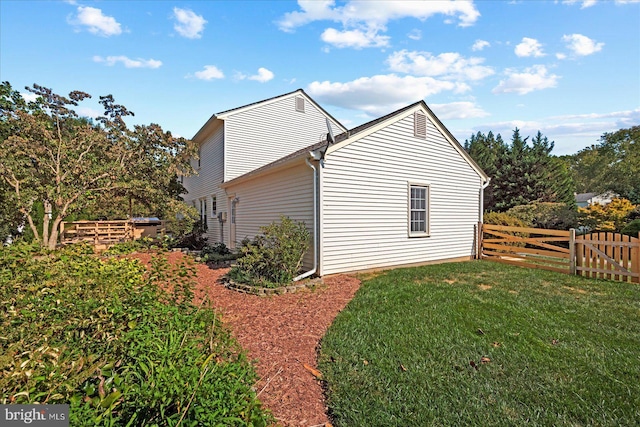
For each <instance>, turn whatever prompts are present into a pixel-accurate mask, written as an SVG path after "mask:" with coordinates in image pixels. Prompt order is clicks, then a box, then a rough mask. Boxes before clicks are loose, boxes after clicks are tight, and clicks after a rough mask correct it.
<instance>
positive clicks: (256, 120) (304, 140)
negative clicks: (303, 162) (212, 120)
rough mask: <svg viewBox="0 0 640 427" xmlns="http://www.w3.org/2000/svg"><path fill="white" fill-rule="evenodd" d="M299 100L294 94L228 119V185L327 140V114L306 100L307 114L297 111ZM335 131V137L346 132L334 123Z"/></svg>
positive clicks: (231, 115) (225, 177)
mask: <svg viewBox="0 0 640 427" xmlns="http://www.w3.org/2000/svg"><path fill="white" fill-rule="evenodd" d="M297 97H299V95H295V94H292V95H291V96H289V97H285V98H282V99H278V100H276V101H274V102H270V103H266V104H265V105H259V106H256V107H255V108H250V109H247V110H245V111H241V112H238V113H234V114H230V115H229V116H228V117H227V118H226V119H225V127H226V139H225V144H226V156H227V158H226V170H225V176H224V179H225V181H230V180H232V179H233V178H236V177H238V176H240V175H244V174H245V173H247V172H250V171H252V170H254V169H257V168H259V167H261V166H264V165H266V164H268V163H271V162H273V161H275V160H278V159H280V158H282V157H284V156H286V155H288V154H291V153H293V152H295V151H297V150H300V149H301V148H304V147H307V146H309V145H311V144H315V143H317V142H320V141H322V140H324V139H325V137H326V135H327V125H326V119H325V118H326V116H325V115H324V113H323V112H322V111H321V110H319V109H318V108H316V107H315V105H314V104H312V103H311V102H308V101H307V100H306V99H304V98H303V100H304V101H305V111H304V114H302V113H300V112H298V111H296V98H297ZM332 128H333V131H334V133H335V134H338V133H341V132H342V130H341V129H340V127H338V126H337V125H335V124H334V123H332Z"/></svg>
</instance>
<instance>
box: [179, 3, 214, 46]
mask: <svg viewBox="0 0 640 427" xmlns="http://www.w3.org/2000/svg"><path fill="white" fill-rule="evenodd" d="M173 18H174V19H175V20H176V21H178V22H176V23H175V24H174V26H173V28H174V29H175V30H176V31H177V32H178V34H180V35H181V36H182V37H186V38H188V39H199V38H200V37H202V32H203V31H204V24H206V23H207V21H206V20H205V19H204V18H203V17H202V16H200V15H197V14H196V13H195V12H193V11H192V10H189V9H180V8H179V7H174V8H173Z"/></svg>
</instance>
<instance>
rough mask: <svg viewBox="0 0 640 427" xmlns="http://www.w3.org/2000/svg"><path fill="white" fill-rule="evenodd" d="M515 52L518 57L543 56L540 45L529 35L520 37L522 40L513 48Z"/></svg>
mask: <svg viewBox="0 0 640 427" xmlns="http://www.w3.org/2000/svg"><path fill="white" fill-rule="evenodd" d="M515 53H516V55H518V56H520V57H527V56H534V57H540V56H544V52H543V51H542V45H541V44H540V42H539V41H538V40H536V39H532V38H529V37H523V38H522V41H521V42H520V43H519V44H518V45H517V46H516V48H515Z"/></svg>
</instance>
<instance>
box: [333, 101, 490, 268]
mask: <svg viewBox="0 0 640 427" xmlns="http://www.w3.org/2000/svg"><path fill="white" fill-rule="evenodd" d="M409 183H428V185H429V204H428V208H429V216H428V219H429V224H428V230H429V238H424V239H416V238H411V237H409V233H408V232H407V227H408V223H409V209H408V206H407V185H408V184H409ZM321 185H322V214H321V216H322V242H321V245H322V260H321V274H322V275H326V274H334V273H340V272H346V271H355V270H363V269H370V268H383V267H391V266H397V265H402V264H412V263H422V262H428V261H436V260H444V259H452V258H459V257H466V256H471V255H472V254H473V251H474V246H473V245H474V226H475V225H476V223H477V221H478V216H479V190H480V187H481V177H480V176H479V175H478V174H477V173H476V172H475V171H474V170H473V169H472V168H471V166H470V165H469V164H468V163H467V161H465V159H464V158H463V157H462V156H461V155H460V153H459V152H458V151H457V150H456V149H454V148H453V146H452V145H451V144H450V143H449V142H448V141H447V140H446V139H445V138H444V136H443V135H442V134H441V133H440V132H439V131H438V130H437V128H436V127H435V126H434V125H433V123H431V121H430V120H427V123H426V138H425V139H418V138H416V137H415V135H414V115H413V114H411V113H409V114H407V115H405V116H404V117H403V118H399V120H398V121H396V122H395V123H392V124H390V125H388V126H386V127H384V128H382V129H380V130H378V131H376V132H374V133H372V134H370V135H368V136H365V137H363V138H362V139H360V140H357V141H355V142H353V143H351V144H349V145H346V146H345V147H342V148H340V149H338V150H336V151H334V152H332V153H330V154H329V155H328V156H327V158H326V163H325V167H324V168H323V169H322V184H321Z"/></svg>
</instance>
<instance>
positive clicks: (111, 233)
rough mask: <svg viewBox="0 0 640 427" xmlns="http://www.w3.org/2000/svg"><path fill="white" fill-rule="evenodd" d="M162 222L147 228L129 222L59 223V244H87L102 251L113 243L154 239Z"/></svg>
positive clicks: (160, 229) (161, 228)
mask: <svg viewBox="0 0 640 427" xmlns="http://www.w3.org/2000/svg"><path fill="white" fill-rule="evenodd" d="M163 229H164V221H160V225H158V226H152V227H149V226H147V225H146V224H141V223H136V222H133V221H130V220H120V221H75V222H62V223H60V243H61V244H63V245H64V244H69V243H78V242H87V243H90V244H92V245H93V246H94V247H96V248H97V249H104V248H106V247H109V246H110V245H113V244H114V243H119V242H126V241H130V240H137V239H139V238H141V237H144V236H150V237H156V235H157V233H158V231H160V232H161V233H162V230H163Z"/></svg>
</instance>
